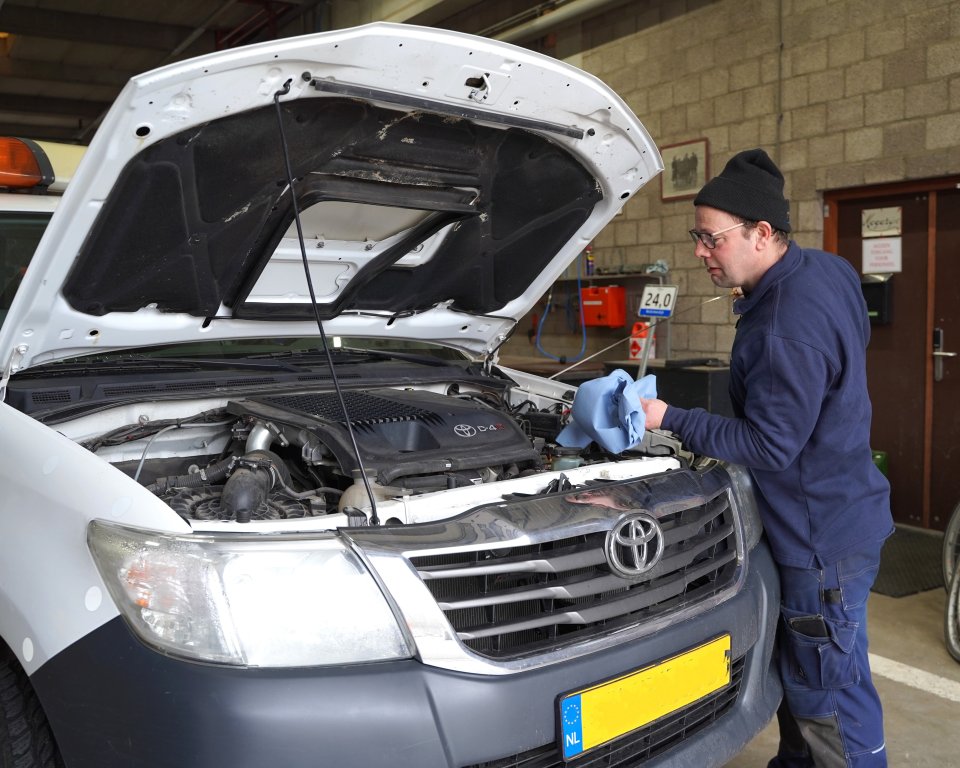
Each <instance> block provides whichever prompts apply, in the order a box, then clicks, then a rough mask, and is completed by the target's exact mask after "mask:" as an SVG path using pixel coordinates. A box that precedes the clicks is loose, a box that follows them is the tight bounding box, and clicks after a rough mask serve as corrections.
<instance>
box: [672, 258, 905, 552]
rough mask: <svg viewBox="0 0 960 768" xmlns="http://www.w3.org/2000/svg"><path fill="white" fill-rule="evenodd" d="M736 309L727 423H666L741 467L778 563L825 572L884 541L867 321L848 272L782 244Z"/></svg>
mask: <svg viewBox="0 0 960 768" xmlns="http://www.w3.org/2000/svg"><path fill="white" fill-rule="evenodd" d="M734 312H736V313H737V314H739V315H740V318H739V320H738V323H737V334H736V338H735V339H734V343H733V350H732V353H731V360H730V397H731V400H732V401H733V412H734V414H735V416H736V418H727V417H724V416H718V415H715V414H710V413H707V412H706V411H704V410H703V409H701V408H693V409H683V408H676V407H673V406H670V407H668V408H667V411H666V413H665V414H664V419H663V425H662V426H663V428H664V429H667V430H670V431H671V432H675V433H677V434H678V435H680V437H681V438H682V439H683V441H684V443H685V444H686V445H687V447H689V448H690V449H692V450H693V451H695V452H697V453H701V454H705V455H708V456H713V457H715V458H719V459H724V460H726V461H731V462H735V463H737V464H743V465H744V466H747V467H749V468H750V470H751V472H752V474H753V477H754V480H755V482H756V486H757V489H758V490H759V492H760V496H761V498H760V499H759V503H760V512H761V516H762V518H763V524H764V529H765V530H766V532H767V538H768V540H769V542H770V546H771V548H772V550H773V554H774V558H775V559H776V560H777V562H779V563H781V564H783V565H792V566H796V567H800V568H810V567H815V566H816V565H817V564H820V565H826V564H829V563H832V562H835V561H836V560H839V559H840V558H842V557H844V556H845V555H846V554H848V553H850V552H851V551H853V550H854V549H855V548H857V547H858V546H859V545H861V544H862V543H865V542H871V541H878V540H881V539H884V538H886V537H887V536H888V535H889V534H890V533H891V532H892V530H893V520H892V517H891V514H890V486H889V484H888V482H887V480H886V478H885V477H884V476H883V474H882V473H881V472H880V471H879V470H878V469H877V467H876V465H875V464H874V462H873V456H872V453H871V449H870V399H869V396H868V394H867V373H866V346H867V342H868V341H869V339H870V324H869V321H868V319H867V309H866V305H865V303H864V300H863V294H862V292H861V289H860V279H859V276H858V275H857V273H856V271H855V270H854V269H853V267H851V266H850V264H848V263H847V262H846V261H844V260H843V259H841V258H840V257H838V256H834V255H833V254H829V253H825V252H823V251H817V250H808V249H801V248H800V247H799V246H798V245H797V244H796V243H793V242H791V243H790V247H789V248H788V250H787V252H786V254H785V255H784V256H783V258H782V259H781V260H780V261H778V262H777V263H776V264H775V265H774V266H773V267H771V268H770V269H769V270H768V271H767V272H766V273H765V274H764V276H763V277H762V278H761V279H760V281H759V283H758V284H757V286H756V287H755V288H754V290H753V291H752V292H751V293H750V294H748V295H747V296H745V297H743V298H742V299H739V300H738V301H737V302H736V303H735V304H734ZM662 394H663V396H664V397H665V398H666V399H668V400H669V392H664V393H662Z"/></svg>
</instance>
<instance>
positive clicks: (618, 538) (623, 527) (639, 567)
mask: <svg viewBox="0 0 960 768" xmlns="http://www.w3.org/2000/svg"><path fill="white" fill-rule="evenodd" d="M606 555H607V564H608V565H609V566H610V570H612V571H613V572H614V573H616V574H618V575H619V576H623V577H624V578H627V579H632V578H634V577H635V576H639V575H640V574H642V573H646V572H647V571H649V570H650V569H651V568H653V566H655V565H656V564H657V563H659V562H660V558H661V557H662V556H663V531H662V530H661V529H660V524H659V523H658V522H657V521H656V520H655V519H654V518H653V517H651V516H650V515H648V514H647V513H646V512H635V513H633V514H630V515H625V516H624V517H621V518H620V519H619V520H618V521H617V524H616V525H615V526H614V527H613V528H612V529H611V530H610V531H609V532H608V533H607V543H606Z"/></svg>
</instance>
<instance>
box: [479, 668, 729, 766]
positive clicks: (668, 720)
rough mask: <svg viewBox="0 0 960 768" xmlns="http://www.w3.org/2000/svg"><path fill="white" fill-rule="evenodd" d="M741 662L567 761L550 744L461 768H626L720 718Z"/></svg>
mask: <svg viewBox="0 0 960 768" xmlns="http://www.w3.org/2000/svg"><path fill="white" fill-rule="evenodd" d="M743 664H744V660H743V658H742V657H741V658H739V659H737V660H736V661H734V663H733V666H732V669H731V671H730V684H729V685H728V686H727V687H725V688H722V689H720V690H719V691H716V692H714V693H712V694H710V695H709V696H707V697H706V698H703V699H701V700H700V701H697V702H695V703H693V704H691V705H689V706H688V707H685V708H684V709H681V710H677V711H676V712H674V713H672V714H670V715H667V716H666V717H663V718H661V719H660V720H657V721H656V722H654V723H651V724H650V725H648V726H646V727H644V728H640V729H638V730H636V731H632V732H631V733H628V734H627V735H625V736H621V737H620V738H619V739H615V740H614V741H612V742H610V743H609V744H606V745H604V746H602V747H598V748H597V749H594V750H591V751H590V752H588V753H586V754H585V755H581V756H580V757H577V758H574V759H573V760H570V761H568V762H564V761H563V758H562V757H561V752H560V748H559V746H558V745H557V744H556V743H550V744H545V745H544V746H542V747H537V748H535V749H531V750H528V751H526V752H522V753H520V754H517V755H509V756H507V757H503V758H500V759H498V760H492V761H489V762H484V763H474V764H473V765H469V766H463V768H561V766H568V767H569V768H601V766H602V768H629V767H630V766H639V765H642V764H643V763H645V762H646V761H647V760H650V759H651V758H654V757H657V756H658V755H661V754H663V753H664V752H666V751H667V750H669V749H670V748H672V747H674V746H676V745H677V744H679V743H681V742H682V741H684V740H686V739H689V738H690V737H691V736H693V735H694V734H696V733H697V732H698V731H701V730H703V729H704V728H706V727H707V726H708V725H710V724H711V723H714V722H716V721H717V720H719V719H720V718H721V717H723V715H724V714H725V713H726V712H727V711H729V710H730V708H731V707H732V706H733V705H734V703H735V702H736V700H737V696H739V694H740V684H741V681H742V680H743Z"/></svg>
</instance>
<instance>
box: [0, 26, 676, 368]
mask: <svg viewBox="0 0 960 768" xmlns="http://www.w3.org/2000/svg"><path fill="white" fill-rule="evenodd" d="M285 154H286V156H287V157H288V159H289V166H290V168H291V169H292V174H293V176H294V179H295V181H294V185H293V193H292V194H291V187H290V186H289V184H288V183H287V173H286V168H285V165H286V163H285V159H284V158H285ZM661 169H662V164H661V160H660V156H659V153H658V152H657V149H656V147H655V146H654V144H653V142H652V140H651V139H650V137H649V135H648V134H647V132H646V130H645V129H644V128H643V126H642V125H641V124H640V122H639V121H638V120H637V118H636V117H635V116H634V115H633V114H632V112H631V111H630V109H629V108H628V107H627V106H626V105H625V104H624V103H623V101H622V100H621V99H620V98H619V97H617V96H616V94H614V93H613V92H612V91H611V90H610V89H609V88H607V87H606V86H605V85H603V84H602V83H600V82H599V81H598V80H597V79H595V78H594V77H592V76H590V75H588V74H586V73H584V72H582V71H580V70H578V69H576V68H574V67H571V66H569V65H566V64H564V63H562V62H559V61H556V60H554V59H551V58H548V57H544V56H540V55H536V54H533V53H531V52H529V51H526V50H523V49H521V48H517V47H514V46H512V45H508V44H504V43H498V42H495V41H492V40H487V39H483V38H477V37H473V36H469V35H463V34H459V33H454V32H447V31H442V30H437V29H427V28H419V27H413V26H407V25H395V24H383V23H378V24H371V25H368V26H364V27H358V28H355V29H349V30H342V31H337V32H329V33H323V34H318V35H311V36H306V37H300V38H290V39H284V40H278V41H274V42H270V43H264V44H260V45H255V46H250V47H246V48H240V49H235V50H230V51H224V52H221V53H217V54H213V55H209V56H205V57H202V58H198V59H193V60H190V61H186V62H183V63H179V64H175V65H171V66H167V67H164V68H162V69H157V70H154V71H152V72H148V73H146V74H144V75H142V76H140V77H137V78H135V79H133V80H131V81H130V83H128V85H127V86H126V88H125V89H124V90H123V92H122V93H121V94H120V96H119V98H118V100H117V102H116V103H115V104H114V106H113V108H112V109H111V110H110V112H109V113H108V115H107V116H106V118H105V119H104V121H103V124H102V126H101V127H100V130H99V131H98V132H97V135H96V136H95V138H94V140H93V142H92V143H91V145H90V147H89V149H88V151H87V153H86V155H85V157H84V158H83V161H82V162H81V164H80V167H79V168H78V170H77V173H76V175H75V177H74V179H73V181H72V183H71V185H70V186H69V188H68V189H67V191H66V193H65V195H64V198H63V201H62V203H61V204H60V206H59V209H58V210H57V212H56V213H55V214H54V216H53V219H52V221H51V223H50V226H49V228H48V230H47V232H46V234H45V235H44V238H43V240H42V242H41V244H40V247H39V249H38V251H37V253H36V255H35V257H34V260H33V262H32V263H31V265H30V267H29V269H28V271H27V274H26V276H25V278H24V281H23V283H22V285H21V288H20V291H19V292H18V294H17V296H16V298H15V300H14V303H13V306H12V307H11V310H10V313H9V314H8V316H7V318H6V320H5V321H4V324H3V329H2V332H0V354H2V355H3V365H4V374H5V376H9V375H10V373H12V372H16V371H18V370H23V369H24V368H26V367H28V366H30V365H35V364H38V363H42V362H47V361H49V360H53V359H57V358H63V357H70V356H77V355H83V354H90V353H99V352H104V351H108V350H116V349H122V348H129V347H141V346H149V345H153V344H170V343H177V342H192V341H203V340H213V339H225V338H252V337H263V336H273V337H279V336H298V337H304V336H313V335H318V334H319V331H318V329H317V323H316V318H315V315H314V309H313V307H312V306H311V303H310V299H309V295H310V294H309V290H308V286H307V280H306V274H305V270H304V266H303V259H302V255H301V246H300V239H299V237H298V229H301V230H302V235H303V241H304V244H305V252H306V256H307V260H308V262H309V265H310V270H309V273H310V278H311V282H312V285H313V289H314V293H315V295H316V299H317V313H316V314H318V315H319V317H320V319H321V320H322V321H323V324H324V329H325V331H326V332H327V334H328V335H342V336H369V337H385V338H397V339H419V340H424V341H435V342H439V343H442V344H447V345H450V346H454V347H457V348H459V349H461V350H463V351H465V352H467V353H468V354H471V355H473V356H475V357H479V356H483V355H486V354H489V353H491V352H493V351H494V350H495V349H496V348H497V347H498V346H499V345H500V344H501V343H502V342H503V341H504V340H505V339H506V338H507V336H508V335H509V334H510V332H511V331H512V329H513V327H514V325H515V324H516V322H517V320H518V319H519V318H520V317H522V316H523V315H524V314H525V313H526V312H527V311H529V310H530V308H531V307H532V306H533V304H534V303H535V302H536V301H537V299H538V298H539V297H540V296H541V295H543V293H544V292H545V291H546V290H547V289H548V288H549V286H550V285H551V283H552V282H553V281H554V280H555V279H557V278H558V277H559V276H560V275H561V273H562V272H563V270H564V268H565V267H566V266H567V265H568V264H569V263H570V262H571V261H572V260H573V259H574V258H576V256H577V255H578V254H579V253H580V252H581V251H582V250H583V248H584V246H586V245H587V244H588V243H589V242H590V241H591V239H592V238H594V236H595V235H596V234H597V233H598V232H599V231H600V230H601V229H602V228H603V227H604V225H605V224H606V223H607V222H608V221H609V220H610V219H611V217H613V216H614V215H615V214H616V213H617V212H618V211H619V210H620V208H621V207H622V206H623V205H624V203H625V202H626V201H627V200H628V199H630V198H631V197H632V196H633V195H634V193H635V192H636V191H637V190H638V189H639V188H640V187H641V186H643V185H644V184H645V183H647V182H648V181H650V179H651V178H653V177H655V176H656V174H657V173H658V172H659V171H660V170H661ZM295 210H299V212H300V227H298V226H297V222H296V220H295V216H294V214H295Z"/></svg>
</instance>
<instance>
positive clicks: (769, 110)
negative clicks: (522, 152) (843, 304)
mask: <svg viewBox="0 0 960 768" xmlns="http://www.w3.org/2000/svg"><path fill="white" fill-rule="evenodd" d="M624 30H630V31H629V33H628V34H624V33H623V32H624ZM561 34H562V33H561ZM571 34H573V32H571ZM575 34H578V35H580V36H581V37H580V39H581V41H582V42H583V43H584V44H586V45H587V46H588V47H587V48H586V49H585V50H584V51H583V52H582V53H581V54H579V55H577V56H575V57H571V61H572V62H573V63H575V64H577V65H578V66H581V67H582V68H583V69H585V70H587V71H589V72H592V73H593V74H595V75H597V76H598V77H600V78H601V79H602V80H604V81H606V82H607V83H609V84H610V85H611V86H612V87H614V88H615V89H616V90H617V91H618V92H619V93H620V94H621V96H623V98H624V99H625V100H626V101H627V102H628V103H629V104H630V105H631V107H632V108H633V109H634V110H635V111H636V112H637V114H638V115H639V116H640V118H641V119H642V120H643V122H644V124H645V125H646V126H647V128H648V130H649V131H650V132H651V134H652V136H653V138H654V140H655V141H656V142H657V144H658V145H660V146H666V145H670V144H676V143H680V142H685V141H690V140H694V139H699V138H706V139H707V140H708V141H709V150H710V173H711V175H712V174H716V173H718V172H719V171H720V170H721V169H722V168H723V165H724V163H725V162H726V161H727V160H728V159H729V158H730V157H731V156H732V155H733V154H735V153H736V152H739V151H740V150H743V149H748V148H751V147H755V146H761V147H763V148H764V149H766V150H767V151H768V152H769V153H770V155H771V156H772V157H773V158H774V160H775V161H776V162H777V163H778V164H779V165H780V167H781V169H782V170H783V172H784V176H785V177H786V194H787V196H788V197H789V198H790V201H791V221H792V223H793V229H794V231H793V237H794V239H796V240H797V242H799V243H800V244H801V245H805V246H810V247H820V246H821V245H822V239H823V215H824V214H823V192H824V191H825V190H831V189H842V188H848V187H858V186H865V185H873V184H882V183H886V182H897V181H902V180H905V179H920V178H927V177H937V176H945V175H948V174H955V173H960V3H957V2H955V0H953V1H951V0H714V1H713V2H704V1H703V0H659V1H658V0H651V1H650V2H632V3H627V4H625V5H623V6H620V7H618V8H617V9H615V10H614V11H611V12H610V13H608V14H606V15H605V16H603V17H600V18H598V19H595V20H592V21H591V22H588V23H585V24H583V25H582V26H581V27H580V28H578V29H577V30H576V32H575ZM594 41H601V42H597V44H596V45H591V44H592V43H593V42H594ZM692 226H693V206H692V203H691V201H690V200H685V201H668V202H664V201H662V200H661V198H660V183H659V180H655V181H653V182H651V183H650V184H649V185H648V186H647V187H645V188H644V189H643V190H641V192H640V193H639V194H638V196H637V197H636V198H635V199H633V200H631V201H630V202H628V203H627V205H626V207H625V208H624V211H623V213H622V215H620V216H618V217H617V218H616V219H615V220H614V221H613V222H612V223H611V224H610V225H609V226H608V227H607V228H606V229H605V230H604V231H603V232H602V233H601V234H600V236H599V237H598V238H597V240H596V242H595V243H594V253H595V257H596V264H597V267H598V268H610V269H616V268H618V267H620V266H621V265H625V264H629V265H645V264H650V263H654V262H656V261H657V260H663V261H665V262H667V264H668V266H669V268H670V282H673V283H676V284H677V285H679V286H680V298H679V301H678V307H677V315H676V317H675V319H674V320H673V321H672V323H671V329H670V338H671V348H672V353H673V356H674V357H699V356H713V357H726V356H728V355H729V350H730V345H731V343H732V340H733V334H734V321H735V317H734V315H733V314H732V311H731V304H732V302H731V300H730V297H729V296H728V295H725V294H727V292H726V291H723V290H721V289H717V288H716V287H714V286H713V284H712V283H711V281H710V279H709V278H708V276H707V274H706V272H705V270H704V269H703V267H702V266H701V265H700V264H699V263H698V261H697V260H696V259H695V257H694V256H693V244H692V243H691V241H690V238H689V236H688V235H687V230H688V229H690V228H691V227H692ZM565 338H566V337H565V336H564V337H563V339H561V341H563V340H564V339H565ZM569 341H570V346H574V344H575V346H576V348H579V338H576V339H573V338H571V339H569ZM518 342H519V343H518ZM514 344H517V346H516V347H515V348H514V349H513V350H512V351H513V352H514V353H521V351H522V350H524V349H525V348H526V346H527V345H526V339H525V338H523V339H522V341H520V340H517V341H514V340H511V342H510V345H514ZM591 346H592V347H596V348H599V346H601V345H600V344H591ZM574 351H575V350H574Z"/></svg>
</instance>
